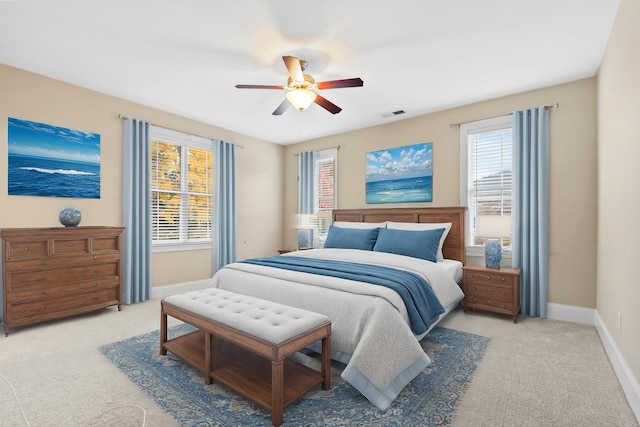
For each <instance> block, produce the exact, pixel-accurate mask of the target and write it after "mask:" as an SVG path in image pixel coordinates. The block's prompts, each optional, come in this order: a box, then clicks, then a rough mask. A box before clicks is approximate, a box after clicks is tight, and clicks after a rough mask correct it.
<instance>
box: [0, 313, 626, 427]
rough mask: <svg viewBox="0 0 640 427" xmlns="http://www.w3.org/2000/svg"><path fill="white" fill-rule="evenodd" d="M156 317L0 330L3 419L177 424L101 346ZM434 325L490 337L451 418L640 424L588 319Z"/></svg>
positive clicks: (472, 319) (84, 319) (477, 317)
mask: <svg viewBox="0 0 640 427" xmlns="http://www.w3.org/2000/svg"><path fill="white" fill-rule="evenodd" d="M159 320H160V314H159V301H157V300H155V301H147V302H145V303H142V304H135V305H131V306H124V308H123V311H122V312H118V311H117V310H116V309H114V308H112V309H108V310H104V311H101V312H99V313H95V314H91V315H85V316H81V317H76V318H72V319H65V320H61V321H56V322H50V323H47V324H41V325H34V326H29V327H22V328H16V329H14V330H12V331H11V333H10V335H9V337H8V338H4V337H2V336H0V375H1V376H3V377H5V378H7V380H8V381H9V383H10V384H11V385H9V384H8V383H6V382H5V381H4V380H3V379H1V378H0V426H26V425H27V424H26V423H25V421H24V419H23V416H22V411H21V409H20V406H19V405H18V403H17V402H19V403H20V405H21V406H22V409H23V410H24V413H25V415H26V418H27V420H28V422H29V424H30V425H31V426H142V425H143V421H144V422H146V425H147V426H174V425H176V423H175V421H173V419H172V418H170V417H169V416H167V415H166V414H164V413H163V412H162V410H161V409H159V408H158V407H157V406H156V405H155V403H154V402H153V401H152V400H151V399H149V398H147V397H146V395H144V393H143V392H141V391H140V390H139V389H138V388H137V386H136V385H134V384H133V383H131V382H130V381H129V380H128V379H127V378H126V377H125V376H124V375H123V374H122V373H121V372H120V371H119V370H118V369H117V368H116V367H115V366H114V365H113V364H111V362H109V361H108V360H107V359H106V358H104V357H103V356H102V355H101V354H100V352H99V351H98V347H99V346H101V345H103V344H107V343H110V342H114V341H118V340H122V339H125V338H128V337H131V336H135V335H139V334H142V333H145V332H149V331H153V330H155V329H158V327H159ZM172 324H174V323H172ZM441 326H444V327H449V328H453V329H459V330H463V331H467V332H472V333H476V334H479V335H484V336H488V337H491V338H492V341H491V343H490V345H489V348H488V350H487V354H486V356H485V358H484V361H483V363H482V364H481V365H480V367H479V368H478V370H477V371H476V374H475V377H474V379H473V381H472V383H471V385H470V387H469V389H468V391H467V393H466V394H465V397H464V398H463V400H462V402H461V404H460V406H459V408H458V411H457V415H456V418H455V422H454V424H453V426H461V427H462V426H492V427H493V426H536V427H543V426H559V427H560V426H562V427H564V426H621V427H626V426H629V427H632V426H638V423H637V420H636V418H635V416H634V414H633V412H632V411H631V409H630V407H629V405H628V404H627V402H626V400H625V398H624V395H623V392H622V389H621V387H620V385H619V383H618V381H617V378H616V376H615V374H614V372H613V368H612V367H611V365H610V363H609V361H608V359H607V356H606V354H605V351H604V348H603V346H602V344H601V343H600V339H599V337H598V334H597V332H596V330H595V328H594V327H589V326H584V325H577V324H572V323H567V322H559V321H553V320H541V319H537V318H529V317H526V316H522V317H521V318H520V321H519V323H518V324H516V325H514V324H513V322H512V321H511V320H510V319H509V317H507V316H498V315H493V314H489V313H479V312H478V313H468V314H464V313H463V312H462V311H461V310H459V311H456V312H455V313H453V314H452V315H450V316H449V317H448V318H447V319H445V321H444V322H443V323H442V324H441ZM11 386H12V387H13V388H14V389H15V392H16V394H17V397H18V401H16V399H15V398H14V397H13V391H12V389H11Z"/></svg>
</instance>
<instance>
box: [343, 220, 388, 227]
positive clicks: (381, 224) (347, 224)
mask: <svg viewBox="0 0 640 427" xmlns="http://www.w3.org/2000/svg"><path fill="white" fill-rule="evenodd" d="M333 225H334V226H336V227H340V228H387V223H386V222H351V221H336V222H334V223H333Z"/></svg>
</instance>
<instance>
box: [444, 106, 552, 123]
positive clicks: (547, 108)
mask: <svg viewBox="0 0 640 427" xmlns="http://www.w3.org/2000/svg"><path fill="white" fill-rule="evenodd" d="M558 107H560V104H559V103H557V102H556V103H555V104H553V105H545V106H544V109H545V110H550V109H551V108H558ZM512 114H513V113H509V114H503V116H507V115H509V116H510V115H512ZM498 117H502V116H495V117H487V118H486V119H478V120H470V121H468V122H460V123H451V124H450V125H449V127H450V128H455V127H459V126H461V125H465V124H467V123H473V122H477V121H479V120H489V119H495V118H498Z"/></svg>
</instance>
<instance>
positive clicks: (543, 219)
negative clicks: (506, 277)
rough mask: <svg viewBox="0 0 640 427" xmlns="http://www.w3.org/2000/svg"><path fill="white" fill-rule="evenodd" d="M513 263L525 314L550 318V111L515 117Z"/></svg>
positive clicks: (524, 112)
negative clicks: (548, 305) (548, 311)
mask: <svg viewBox="0 0 640 427" xmlns="http://www.w3.org/2000/svg"><path fill="white" fill-rule="evenodd" d="M513 167H514V174H513V176H514V184H513V185H514V190H515V191H514V195H515V200H514V203H515V205H514V207H513V213H514V217H513V232H514V235H513V259H512V263H513V266H514V267H519V268H521V269H522V277H521V280H520V305H521V310H522V313H524V314H528V315H530V316H539V317H542V318H546V317H547V280H548V263H549V111H547V109H546V108H545V107H538V108H532V109H529V110H522V111H515V112H514V113H513Z"/></svg>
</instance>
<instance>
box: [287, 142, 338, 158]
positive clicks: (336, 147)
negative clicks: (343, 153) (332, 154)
mask: <svg viewBox="0 0 640 427" xmlns="http://www.w3.org/2000/svg"><path fill="white" fill-rule="evenodd" d="M332 148H335V149H336V150H339V149H340V146H339V145H336V146H335V147H327V148H323V149H322V150H331V149H332ZM322 150H310V151H322ZM293 155H294V156H299V155H300V153H293Z"/></svg>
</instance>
